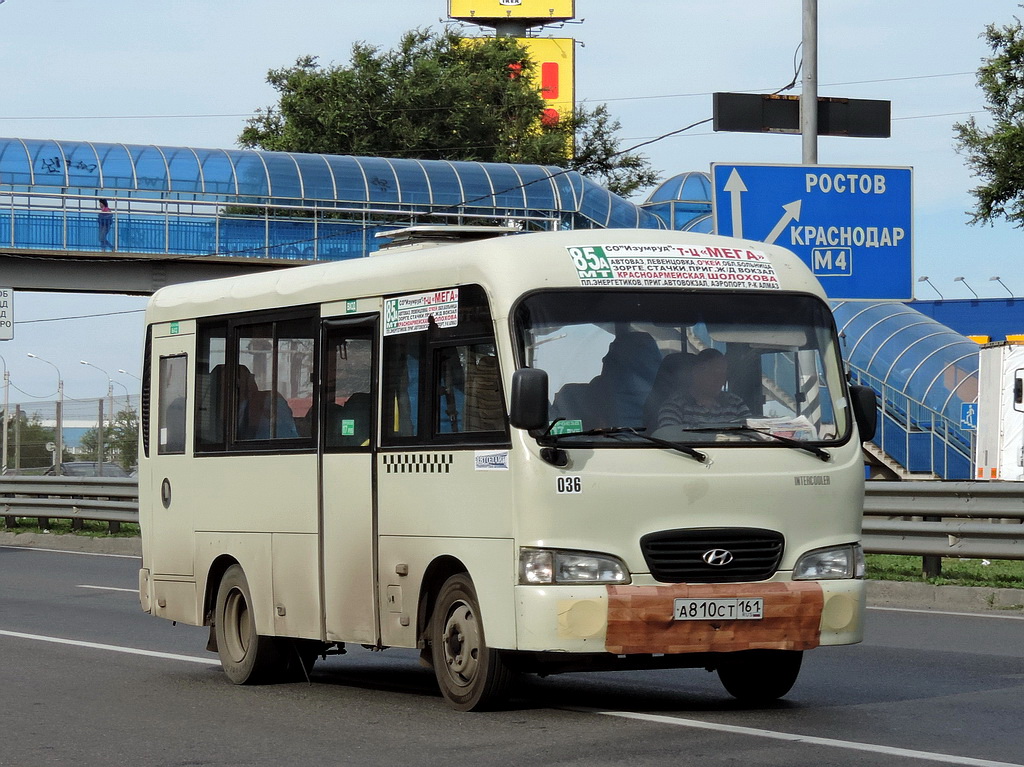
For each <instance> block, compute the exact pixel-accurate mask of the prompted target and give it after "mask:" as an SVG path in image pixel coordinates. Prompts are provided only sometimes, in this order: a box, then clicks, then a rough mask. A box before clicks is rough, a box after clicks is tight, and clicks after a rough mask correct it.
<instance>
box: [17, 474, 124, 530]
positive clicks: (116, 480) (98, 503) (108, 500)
mask: <svg viewBox="0 0 1024 767" xmlns="http://www.w3.org/2000/svg"><path fill="white" fill-rule="evenodd" d="M0 516H2V517H4V522H5V524H6V525H7V527H9V528H10V527H15V526H16V524H17V521H16V520H17V518H18V517H34V518H36V519H38V520H39V526H40V527H49V520H50V519H51V518H54V519H70V520H72V526H74V527H78V526H80V525H81V522H83V521H85V520H95V521H99V522H106V523H107V524H108V526H109V527H110V530H111V532H117V531H118V530H119V529H120V526H121V524H122V523H124V522H138V521H139V483H138V480H136V479H132V478H123V477H0Z"/></svg>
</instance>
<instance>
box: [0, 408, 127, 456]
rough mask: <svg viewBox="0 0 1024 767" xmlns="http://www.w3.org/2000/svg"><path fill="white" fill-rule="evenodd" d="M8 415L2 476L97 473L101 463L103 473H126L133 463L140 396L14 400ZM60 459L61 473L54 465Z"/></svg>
mask: <svg viewBox="0 0 1024 767" xmlns="http://www.w3.org/2000/svg"><path fill="white" fill-rule="evenodd" d="M6 415H7V417H6V419H5V421H6V423H7V434H6V437H7V439H6V441H5V443H4V446H3V473H4V474H8V475H33V474H45V473H48V472H49V473H62V474H69V473H75V474H80V475H81V476H89V475H90V474H99V473H100V471H99V469H100V466H99V464H100V463H101V462H102V469H103V472H102V473H103V474H104V475H107V476H110V475H115V476H127V474H128V473H130V472H131V471H132V470H133V469H134V467H135V463H136V455H137V451H138V440H139V436H138V435H139V397H138V395H128V394H122V395H114V396H108V397H102V398H97V399H71V398H67V397H65V398H64V400H63V401H59V400H50V401H46V400H36V401H33V402H23V403H12V404H11V405H10V406H9V407H8V412H7V414H6ZM58 450H60V452H61V460H60V461H58V459H57V453H58ZM58 463H60V464H62V467H61V471H60V472H58V471H57V470H56V468H55V467H56V466H57V464H58ZM69 464H81V465H79V466H71V465H69ZM89 464H91V466H90V465H89ZM118 469H123V470H124V472H125V473H124V474H123V475H122V474H121V472H120V471H118Z"/></svg>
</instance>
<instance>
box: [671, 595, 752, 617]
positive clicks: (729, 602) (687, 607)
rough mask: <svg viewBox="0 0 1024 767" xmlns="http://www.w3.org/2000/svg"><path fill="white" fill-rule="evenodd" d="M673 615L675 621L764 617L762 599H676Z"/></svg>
mask: <svg viewBox="0 0 1024 767" xmlns="http://www.w3.org/2000/svg"><path fill="white" fill-rule="evenodd" d="M673 617H674V618H675V619H676V620H677V621H759V620H761V619H762V618H763V617H764V600H763V599H761V598H757V599H677V600H675V611H674V615H673Z"/></svg>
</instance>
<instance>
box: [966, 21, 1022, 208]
mask: <svg viewBox="0 0 1024 767" xmlns="http://www.w3.org/2000/svg"><path fill="white" fill-rule="evenodd" d="M982 37H983V38H984V39H985V40H986V42H987V43H988V45H989V48H990V49H991V51H992V55H991V56H990V57H989V58H987V59H985V60H984V63H983V64H982V66H981V67H980V68H979V69H978V86H979V87H980V88H981V89H982V91H983V92H984V93H985V100H986V102H987V106H986V110H987V111H988V113H989V115H990V117H991V122H992V126H991V127H990V128H988V129H984V128H981V127H980V126H979V125H978V124H977V122H976V121H975V119H974V118H973V117H971V118H969V119H968V120H967V121H966V122H963V123H957V124H956V125H954V126H953V129H954V130H955V131H956V134H957V137H956V142H957V151H959V152H960V153H962V154H964V155H966V158H967V164H968V166H970V167H971V169H972V170H973V171H974V173H975V175H976V176H977V177H978V178H979V179H981V181H982V182H983V183H982V184H981V185H980V186H977V187H975V188H974V189H972V190H971V194H972V195H974V197H975V201H976V202H975V208H974V213H973V217H972V219H971V223H972V224H973V223H979V222H983V223H989V224H991V223H992V222H993V221H994V220H995V219H997V218H1005V219H1006V220H1007V221H1009V222H1010V223H1012V224H1013V225H1014V226H1024V28H1022V26H1021V22H1020V19H1017V18H1016V17H1014V21H1013V23H1012V24H1008V25H1006V26H1003V27H1000V26H997V25H996V24H989V25H988V26H987V27H986V28H985V31H984V33H983V34H982Z"/></svg>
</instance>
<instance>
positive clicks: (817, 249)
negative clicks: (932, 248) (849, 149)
mask: <svg viewBox="0 0 1024 767" xmlns="http://www.w3.org/2000/svg"><path fill="white" fill-rule="evenodd" d="M711 176H712V183H713V195H712V205H713V210H714V218H715V231H716V232H718V234H723V235H729V236H732V237H743V238H746V239H750V240H759V241H761V242H766V243H769V244H774V245H780V246H782V247H784V248H787V249H789V250H791V251H793V252H794V253H796V254H797V255H798V256H800V257H801V258H802V259H803V261H804V263H806V264H807V265H808V266H809V267H810V268H811V271H812V272H814V274H815V276H816V277H818V279H819V280H820V281H821V284H822V285H823V286H824V288H825V292H826V293H828V296H829V298H861V299H889V300H909V299H910V298H912V297H913V280H912V275H913V267H912V257H913V215H912V171H911V169H910V168H869V167H862V166H851V165H838V166H837V165H831V166H829V165H739V164H737V165H732V164H726V163H715V164H713V165H712V166H711Z"/></svg>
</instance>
